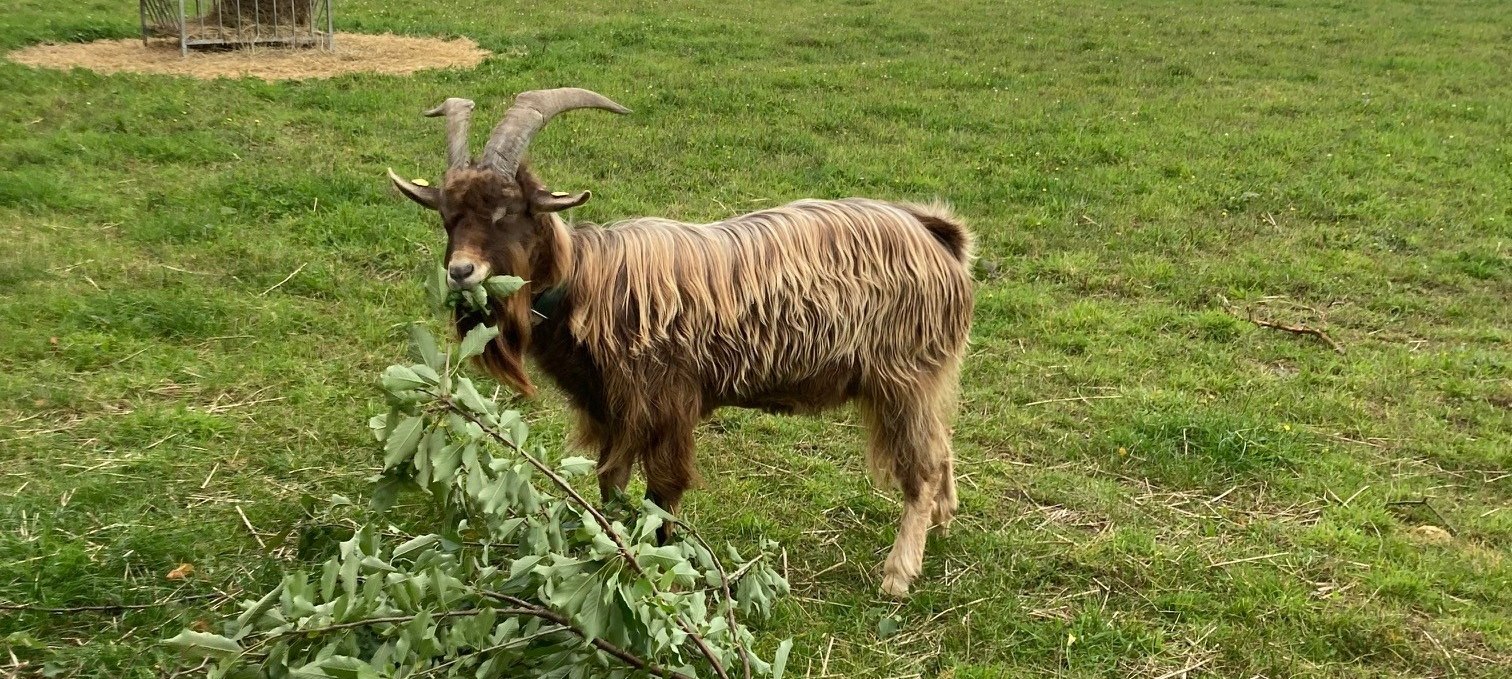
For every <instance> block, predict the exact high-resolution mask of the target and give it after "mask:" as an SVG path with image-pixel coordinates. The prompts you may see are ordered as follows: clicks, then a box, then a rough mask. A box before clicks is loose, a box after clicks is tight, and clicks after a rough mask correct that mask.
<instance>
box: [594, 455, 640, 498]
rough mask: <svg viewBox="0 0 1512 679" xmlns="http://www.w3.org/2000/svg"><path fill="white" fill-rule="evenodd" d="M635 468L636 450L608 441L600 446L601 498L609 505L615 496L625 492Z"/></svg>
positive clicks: (599, 477)
mask: <svg viewBox="0 0 1512 679" xmlns="http://www.w3.org/2000/svg"><path fill="white" fill-rule="evenodd" d="M634 468H635V451H633V450H630V449H627V448H625V447H623V446H615V445H614V443H613V442H610V441H606V442H604V443H603V444H602V445H600V446H599V458H598V483H599V499H600V501H601V502H602V504H603V505H605V506H608V504H609V503H610V502H613V501H614V497H615V496H616V495H618V494H621V493H624V492H625V487H626V486H628V485H629V484H630V472H631V471H632V470H633V469H634Z"/></svg>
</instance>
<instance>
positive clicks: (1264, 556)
mask: <svg viewBox="0 0 1512 679" xmlns="http://www.w3.org/2000/svg"><path fill="white" fill-rule="evenodd" d="M1287 554H1291V552H1275V553H1273V554H1261V555H1260V556H1247V557H1244V558H1243V559H1230V560H1228V561H1219V562H1218V563H1215V564H1212V565H1209V566H1208V568H1222V567H1224V566H1232V565H1234V564H1236V563H1249V562H1251V561H1262V560H1265V559H1274V558H1276V557H1278V556H1286V555H1287Z"/></svg>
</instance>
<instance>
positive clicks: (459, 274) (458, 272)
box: [447, 264, 476, 283]
mask: <svg viewBox="0 0 1512 679" xmlns="http://www.w3.org/2000/svg"><path fill="white" fill-rule="evenodd" d="M475 268H476V267H474V266H473V265H471V264H453V265H451V267H449V268H448V269H447V272H448V273H450V274H451V277H452V280H454V281H457V282H458V283H460V282H462V281H465V280H467V277H468V276H471V275H472V273H473V270H474V269H475Z"/></svg>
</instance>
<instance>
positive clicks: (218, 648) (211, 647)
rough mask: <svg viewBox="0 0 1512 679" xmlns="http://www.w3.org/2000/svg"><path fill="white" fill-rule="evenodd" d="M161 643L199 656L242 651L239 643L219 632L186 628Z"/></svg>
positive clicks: (209, 656) (210, 656)
mask: <svg viewBox="0 0 1512 679" xmlns="http://www.w3.org/2000/svg"><path fill="white" fill-rule="evenodd" d="M163 643H164V644H167V645H169V646H173V647H176V648H179V649H182V650H183V651H184V652H185V653H188V654H190V655H194V656H196V657H200V658H227V657H231V656H234V655H237V654H239V653H241V652H242V647H241V644H238V643H236V642H235V641H232V640H230V639H227V638H226V637H223V636H221V635H219V634H210V633H208V632H195V631H194V630H187V629H186V630H184V631H182V632H179V633H178V636H176V637H173V638H172V639H165V640H163Z"/></svg>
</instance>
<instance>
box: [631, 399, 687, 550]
mask: <svg viewBox="0 0 1512 679" xmlns="http://www.w3.org/2000/svg"><path fill="white" fill-rule="evenodd" d="M660 434H661V435H660V436H658V437H656V439H655V442H654V444H653V445H651V446H650V447H648V448H647V449H646V451H645V457H644V458H643V459H642V465H643V466H644V467H645V471H646V499H648V500H650V501H651V502H653V503H655V504H656V506H658V507H661V508H662V509H663V510H665V511H666V512H667V513H668V514H671V515H673V516H677V510H678V508H679V507H680V506H681V505H682V497H683V494H684V493H686V492H687V490H688V487H689V486H691V485H693V476H694V469H693V464H694V451H693V428H692V427H682V426H675V427H666V428H664V429H663V430H662V431H661V432H660ZM671 537H672V526H671V525H669V524H662V526H661V527H660V528H658V529H656V540H657V542H658V543H660V544H666V543H667V540H668V539H670V538H671Z"/></svg>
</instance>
